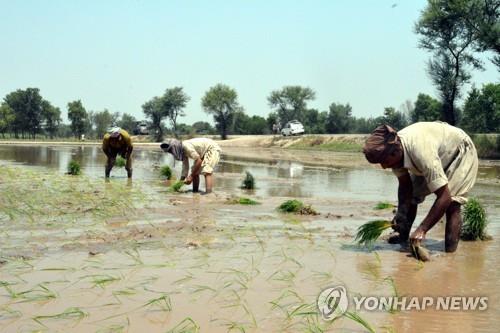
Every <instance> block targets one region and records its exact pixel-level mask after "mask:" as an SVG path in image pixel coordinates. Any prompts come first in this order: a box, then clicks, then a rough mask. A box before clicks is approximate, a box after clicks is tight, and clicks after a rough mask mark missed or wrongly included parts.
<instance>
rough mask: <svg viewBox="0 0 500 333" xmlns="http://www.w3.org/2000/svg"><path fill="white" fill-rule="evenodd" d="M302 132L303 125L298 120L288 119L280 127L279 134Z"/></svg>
mask: <svg viewBox="0 0 500 333" xmlns="http://www.w3.org/2000/svg"><path fill="white" fill-rule="evenodd" d="M299 134H304V125H302V123H301V122H300V121H298V120H290V121H289V122H287V123H286V124H285V126H284V127H283V128H282V129H281V135H283V136H287V135H299Z"/></svg>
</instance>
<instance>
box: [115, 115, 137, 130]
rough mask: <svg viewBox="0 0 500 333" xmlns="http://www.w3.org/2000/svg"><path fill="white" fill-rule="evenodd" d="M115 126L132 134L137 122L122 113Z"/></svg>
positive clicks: (130, 116)
mask: <svg viewBox="0 0 500 333" xmlns="http://www.w3.org/2000/svg"><path fill="white" fill-rule="evenodd" d="M117 125H118V126H120V127H121V128H123V129H124V130H126V131H127V132H129V133H130V134H132V133H133V132H134V129H135V127H136V125H137V120H136V119H135V117H134V116H132V115H130V114H128V113H124V114H122V117H121V119H120V120H119V121H118V122H117Z"/></svg>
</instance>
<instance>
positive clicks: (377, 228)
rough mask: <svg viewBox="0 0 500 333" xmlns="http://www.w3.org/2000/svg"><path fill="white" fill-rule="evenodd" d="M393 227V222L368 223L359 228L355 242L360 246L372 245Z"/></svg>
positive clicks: (376, 221) (378, 221) (377, 221)
mask: <svg viewBox="0 0 500 333" xmlns="http://www.w3.org/2000/svg"><path fill="white" fill-rule="evenodd" d="M391 225H392V222H391V221H387V220H375V221H370V222H367V223H365V224H363V225H361V226H360V227H359V228H358V233H357V234H356V238H355V239H354V240H355V241H357V242H358V244H360V245H370V244H372V243H373V242H374V241H376V240H377V239H378V238H379V237H380V235H381V234H382V232H383V231H384V230H386V229H389V228H390V227H391Z"/></svg>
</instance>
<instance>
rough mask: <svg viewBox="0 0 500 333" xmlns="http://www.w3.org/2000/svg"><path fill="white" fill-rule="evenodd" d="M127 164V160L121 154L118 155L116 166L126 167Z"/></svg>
mask: <svg viewBox="0 0 500 333" xmlns="http://www.w3.org/2000/svg"><path fill="white" fill-rule="evenodd" d="M126 164H127V160H125V159H124V158H123V157H121V156H117V157H116V160H115V167H117V168H124V167H125V165H126Z"/></svg>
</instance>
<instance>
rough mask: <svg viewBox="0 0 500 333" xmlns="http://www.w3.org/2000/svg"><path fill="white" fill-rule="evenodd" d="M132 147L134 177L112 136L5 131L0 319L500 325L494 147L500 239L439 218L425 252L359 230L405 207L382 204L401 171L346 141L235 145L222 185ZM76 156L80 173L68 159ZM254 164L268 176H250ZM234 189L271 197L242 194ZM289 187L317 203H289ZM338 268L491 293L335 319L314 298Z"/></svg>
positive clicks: (417, 290)
mask: <svg viewBox="0 0 500 333" xmlns="http://www.w3.org/2000/svg"><path fill="white" fill-rule="evenodd" d="M134 154H135V155H134V178H133V180H132V181H128V180H127V178H126V172H125V170H123V169H114V170H113V171H112V173H111V175H112V177H111V179H110V180H109V181H105V180H104V161H105V160H104V156H103V154H102V153H101V151H100V149H99V147H93V146H84V147H79V146H36V147H25V146H7V145H0V191H1V197H0V331H1V332H69V331H71V332H196V331H200V332H323V331H331V332H366V331H369V329H372V330H373V331H376V332H415V331H422V332H443V331H444V332H456V331H460V332H496V331H498V329H497V327H498V326H499V325H500V308H499V306H500V285H499V283H498V281H499V280H500V279H499V278H500V272H499V270H498V267H499V266H500V259H499V256H498V251H499V249H500V242H499V237H500V227H499V226H500V218H499V216H500V214H499V213H500V200H499V199H500V191H499V189H500V184H499V180H500V179H499V177H500V166H499V164H497V163H494V162H482V163H481V168H480V179H479V181H478V183H477V184H476V186H475V188H474V190H473V193H472V195H473V196H476V197H478V198H479V199H480V200H481V201H482V202H483V203H484V205H485V207H486V209H487V213H488V215H489V219H490V225H489V227H488V232H489V233H490V234H491V235H492V236H493V237H494V239H493V240H492V241H488V242H461V243H460V245H459V248H458V250H457V252H456V253H454V254H445V253H444V252H443V248H444V245H443V236H444V226H443V224H438V225H436V227H435V228H434V229H433V230H432V231H431V232H430V233H429V235H428V239H427V240H426V245H427V246H428V248H429V249H430V250H431V251H432V259H431V261H430V262H427V263H425V264H422V263H420V262H418V261H416V260H414V259H412V258H411V257H409V256H408V252H407V250H406V249H404V248H401V246H399V245H389V244H386V243H385V242H383V241H378V242H377V243H376V245H375V246H374V248H373V249H372V250H371V251H370V250H368V249H365V248H360V247H357V246H355V245H354V243H353V236H354V234H355V232H356V229H357V227H358V226H360V225H361V224H362V223H365V222H367V221H369V220H372V219H376V218H387V219H389V218H391V217H392V211H391V209H388V210H375V209H373V208H374V206H375V205H376V204H377V203H378V202H380V201H390V202H393V203H395V200H396V189H397V184H396V179H395V177H394V176H392V174H391V173H390V172H388V171H384V170H380V169H376V168H372V167H370V166H368V165H367V164H366V165H359V163H353V167H346V164H345V157H344V160H343V162H342V163H338V164H336V162H335V156H334V155H332V157H331V159H332V161H331V165H322V166H314V165H310V164H308V163H303V162H300V161H293V162H289V161H284V160H281V158H283V157H284V156H283V155H282V154H290V152H289V151H288V152H286V153H281V152H279V151H274V152H272V156H273V158H274V160H273V159H272V158H271V159H270V158H266V159H259V158H256V157H255V156H256V155H258V154H256V153H255V152H253V153H251V154H249V156H248V157H245V156H244V154H242V153H241V152H240V153H239V154H238V156H237V157H235V156H232V155H231V156H227V155H224V156H223V158H222V161H221V163H220V165H219V167H218V170H217V173H216V193H215V194H212V195H206V196H205V195H199V194H193V193H189V192H187V193H182V194H177V193H171V192H168V191H167V188H168V186H167V184H166V182H165V181H164V180H162V179H161V178H160V177H159V167H160V166H162V165H165V164H169V165H171V166H174V163H173V161H172V160H171V158H170V157H169V156H168V155H165V154H163V153H161V152H160V151H159V149H158V150H155V149H141V148H140V147H139V148H136V150H135V151H134ZM267 154H268V155H269V152H267ZM352 158H353V160H358V161H359V156H356V155H352ZM72 159H75V160H77V161H79V162H80V163H81V165H82V171H83V175H82V176H78V177H74V176H68V175H65V172H66V166H67V164H68V162H69V161H70V160H72ZM337 165H338V166H337ZM340 166H341V167H340ZM180 167H181V166H180V163H176V164H175V166H174V169H175V171H176V172H177V174H179V172H180ZM245 171H250V172H251V173H252V174H253V175H254V176H255V178H256V182H257V189H256V190H254V191H251V192H248V191H244V190H241V189H239V186H240V184H241V181H242V179H243V177H244V172H245ZM201 186H202V188H204V184H203V183H202V185H201ZM237 197H250V198H252V199H254V200H257V201H258V202H260V203H261V204H260V205H257V206H243V205H237V204H232V203H231V201H232V199H234V198H237ZM291 198H298V199H300V200H302V201H304V202H305V203H306V204H312V206H313V208H315V209H316V210H317V211H318V212H319V213H320V215H317V216H296V215H287V214H281V213H278V212H277V211H276V207H277V206H278V205H279V204H281V203H282V202H283V201H285V200H287V199H291ZM431 203H432V201H431V200H428V201H426V202H425V203H424V205H423V207H422V209H420V211H419V217H418V218H417V222H419V221H420V220H421V219H422V218H423V215H424V214H425V212H426V211H427V210H428V209H429V207H430V205H431ZM339 284H343V285H345V286H346V288H347V289H348V291H349V293H350V295H363V296H368V295H383V296H393V295H398V296H422V297H423V296H455V295H460V296H462V295H464V296H469V295H472V296H488V297H489V302H488V305H489V308H488V310H486V311H469V312H464V311H450V312H444V311H435V310H426V311H375V312H367V311H360V312H359V313H357V314H358V315H359V316H360V318H361V319H359V320H358V321H355V320H353V319H349V318H347V317H343V318H340V319H337V320H335V321H333V322H325V321H323V320H322V319H321V316H319V315H318V312H317V309H316V304H315V303H316V298H317V296H318V294H319V293H320V292H321V290H322V289H324V288H325V287H329V286H335V285H339ZM350 311H351V312H354V308H353V307H352V306H351V308H350ZM363 320H364V325H363V323H361V321H363ZM369 327H370V328H369Z"/></svg>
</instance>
